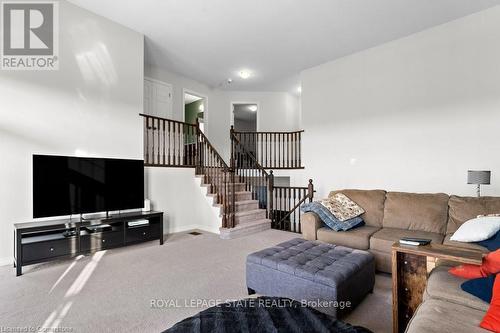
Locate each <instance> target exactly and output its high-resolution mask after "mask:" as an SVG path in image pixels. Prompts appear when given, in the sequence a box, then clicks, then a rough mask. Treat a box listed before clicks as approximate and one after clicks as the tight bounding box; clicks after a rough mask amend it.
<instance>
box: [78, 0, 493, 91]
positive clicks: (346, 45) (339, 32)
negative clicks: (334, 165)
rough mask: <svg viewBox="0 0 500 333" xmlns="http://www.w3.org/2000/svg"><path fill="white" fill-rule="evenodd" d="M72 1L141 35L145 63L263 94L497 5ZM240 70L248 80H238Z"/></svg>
mask: <svg viewBox="0 0 500 333" xmlns="http://www.w3.org/2000/svg"><path fill="white" fill-rule="evenodd" d="M71 2H73V3H75V4H77V5H79V6H81V7H84V8H86V9H89V10H91V11H93V12H95V13H97V14H100V15H102V16H104V17H107V18H109V19H111V20H114V21H116V22H119V23H121V24H123V25H125V26H127V27H130V28H132V29H134V30H136V31H138V32H141V33H143V34H144V35H145V58H146V60H145V61H146V63H149V64H151V65H155V66H158V67H161V68H164V69H167V70H170V71H173V72H176V73H179V74H182V75H185V76H187V77H190V78H192V79H195V80H198V81H200V82H204V83H206V84H208V85H210V86H212V87H219V88H221V89H226V90H269V91H288V90H291V89H296V88H297V86H298V84H299V82H298V81H299V79H298V77H299V73H300V71H301V70H303V69H306V68H310V67H313V66H316V65H319V64H321V63H324V62H327V61H330V60H334V59H337V58H340V57H343V56H346V55H349V54H352V53H354V52H358V51H361V50H364V49H367V48H370V47H373V46H376V45H380V44H382V43H385V42H388V41H391V40H394V39H398V38H401V37H404V36H408V35H410V34H413V33H416V32H418V31H422V30H424V29H427V28H430V27H432V26H436V25H439V24H442V23H445V22H448V21H451V20H454V19H457V18H460V17H463V16H466V15H468V14H471V13H474V12H477V11H480V10H484V9H486V8H489V7H491V6H494V5H497V4H500V0H272V1H270V0H128V1H116V0H71ZM242 69H247V70H249V71H251V72H252V76H251V77H250V78H249V79H247V80H243V79H241V78H239V77H238V75H237V74H238V72H239V71H240V70H242ZM228 78H232V80H233V81H232V83H231V84H228V83H227V79H228Z"/></svg>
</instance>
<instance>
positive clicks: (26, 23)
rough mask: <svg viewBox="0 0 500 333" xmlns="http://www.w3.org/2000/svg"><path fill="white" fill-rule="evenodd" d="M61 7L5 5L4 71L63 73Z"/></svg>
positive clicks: (51, 4)
mask: <svg viewBox="0 0 500 333" xmlns="http://www.w3.org/2000/svg"><path fill="white" fill-rule="evenodd" d="M58 6H59V4H58V3H57V2H55V1H44V2H24V1H3V2H1V21H2V22H1V27H2V32H1V36H2V42H1V44H2V45H1V64H0V69H3V70H57V69H59V61H58V52H59V47H58V46H59V45H58V44H59V24H58V23H59V22H58V21H59V20H58V18H59V17H58V15H59V10H58V9H59V8H58Z"/></svg>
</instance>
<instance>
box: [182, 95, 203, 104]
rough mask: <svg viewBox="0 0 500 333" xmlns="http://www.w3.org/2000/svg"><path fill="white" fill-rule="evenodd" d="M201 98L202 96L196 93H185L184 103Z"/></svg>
mask: <svg viewBox="0 0 500 333" xmlns="http://www.w3.org/2000/svg"><path fill="white" fill-rule="evenodd" d="M200 99H202V98H201V97H198V96H195V95H191V94H184V104H191V103H193V102H196V101H199V100H200Z"/></svg>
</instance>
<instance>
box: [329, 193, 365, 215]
mask: <svg viewBox="0 0 500 333" xmlns="http://www.w3.org/2000/svg"><path fill="white" fill-rule="evenodd" d="M321 203H322V204H323V205H324V206H325V207H326V208H328V210H329V211H330V212H332V214H333V215H334V216H335V217H336V218H337V219H338V220H340V221H346V220H350V219H352V218H355V217H357V216H360V215H361V214H363V213H364V212H365V210H364V209H363V208H361V207H360V206H359V205H358V204H357V203H355V202H354V201H352V200H351V199H349V198H348V197H347V196H346V195H345V194H342V193H337V194H335V195H334V196H333V197H330V198H329V199H325V200H322V201H321Z"/></svg>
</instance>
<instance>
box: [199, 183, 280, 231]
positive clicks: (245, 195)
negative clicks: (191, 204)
mask: <svg viewBox="0 0 500 333" xmlns="http://www.w3.org/2000/svg"><path fill="white" fill-rule="evenodd" d="M196 177H197V178H199V179H200V182H201V186H202V187H205V188H206V190H207V196H208V197H210V198H211V199H212V203H213V205H214V206H215V207H217V208H218V209H219V216H220V218H221V220H222V219H223V217H224V205H223V204H222V203H219V202H218V194H217V193H212V187H213V186H214V185H213V184H212V183H211V182H210V181H209V180H207V179H206V177H205V175H196ZM227 185H228V186H229V188H232V187H233V185H234V189H235V192H234V193H235V199H234V224H235V226H234V227H233V228H227V227H226V228H224V227H221V228H220V229H219V231H220V237H221V238H222V239H231V238H236V237H241V236H245V235H249V234H253V233H256V232H259V231H263V230H267V229H270V228H271V220H270V219H268V218H267V211H266V210H265V209H261V208H259V201H258V200H255V199H252V192H250V191H247V190H246V184H245V183H234V184H233V183H227ZM222 200H224V199H222Z"/></svg>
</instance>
